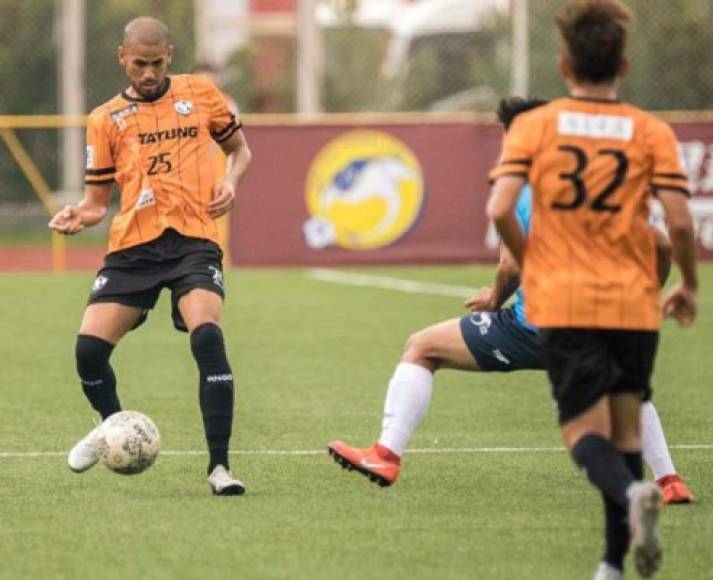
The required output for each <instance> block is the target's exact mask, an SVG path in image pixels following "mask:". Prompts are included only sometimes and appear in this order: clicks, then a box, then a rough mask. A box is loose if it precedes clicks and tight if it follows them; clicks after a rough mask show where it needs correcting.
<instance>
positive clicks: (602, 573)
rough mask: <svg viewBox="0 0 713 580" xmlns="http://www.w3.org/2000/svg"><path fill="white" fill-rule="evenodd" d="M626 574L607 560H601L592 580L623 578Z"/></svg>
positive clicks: (618, 579) (617, 579) (620, 579)
mask: <svg viewBox="0 0 713 580" xmlns="http://www.w3.org/2000/svg"><path fill="white" fill-rule="evenodd" d="M623 577H624V576H623V575H622V573H621V571H620V570H617V569H616V568H614V566H612V565H611V564H608V563H607V562H599V566H597V569H596V570H595V571H594V577H593V578H592V580H622V578H623Z"/></svg>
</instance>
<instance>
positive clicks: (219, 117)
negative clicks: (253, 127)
mask: <svg viewBox="0 0 713 580" xmlns="http://www.w3.org/2000/svg"><path fill="white" fill-rule="evenodd" d="M240 127H241V123H240V122H239V121H238V120H237V119H236V117H235V115H234V114H233V113H231V112H230V110H229V108H228V104H227V102H226V100H225V97H224V96H223V95H222V94H221V93H220V91H219V90H218V88H217V87H216V86H215V85H214V84H213V83H212V82H211V81H210V80H209V79H207V78H206V77H204V76H199V75H176V76H170V77H167V78H166V80H165V83H164V85H163V87H162V88H161V90H160V91H159V93H158V94H157V96H156V97H154V98H152V99H140V98H134V97H131V96H130V95H128V94H127V93H126V92H123V93H121V94H120V95H117V96H116V97H114V98H113V99H111V100H110V101H108V102H106V103H104V104H103V105H101V106H99V107H97V108H96V109H95V110H94V111H92V112H91V114H90V115H89V119H88V122H87V163H86V174H85V183H86V184H106V183H112V182H114V181H116V182H117V184H118V186H119V192H120V195H121V200H120V209H119V212H118V213H117V214H116V215H115V216H114V219H113V220H112V224H111V231H110V236H109V252H115V251H117V250H122V249H124V248H129V247H132V246H136V245H138V244H142V243H145V242H148V241H151V240H153V239H156V238H157V237H159V236H160V235H161V233H162V232H163V231H164V230H166V229H168V228H173V229H175V230H176V231H178V232H180V233H182V234H183V235H186V236H191V237H196V238H204V239H209V240H212V241H214V242H216V243H217V242H218V229H217V227H216V224H215V221H214V220H213V219H211V218H210V217H209V216H208V214H207V207H208V204H209V203H210V201H211V199H212V193H213V185H214V181H215V176H214V174H213V171H214V169H213V168H214V163H213V162H212V159H211V143H212V142H213V141H216V142H218V143H221V142H223V141H225V140H227V139H229V138H230V137H231V136H232V135H233V134H234V133H235V132H236V131H238V130H239V129H240Z"/></svg>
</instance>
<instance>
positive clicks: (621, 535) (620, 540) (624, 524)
mask: <svg viewBox="0 0 713 580" xmlns="http://www.w3.org/2000/svg"><path fill="white" fill-rule="evenodd" d="M622 456H623V457H624V462H625V463H626V466H627V468H628V469H629V471H630V472H631V475H632V476H633V477H634V479H635V480H637V481H640V480H642V479H643V478H644V463H643V461H642V458H641V452H636V453H631V452H622ZM602 497H603V498H604V515H605V522H606V523H605V525H606V538H607V545H606V551H605V552H604V561H605V562H607V563H608V564H610V565H611V566H614V567H615V568H617V569H618V570H623V569H624V556H626V552H627V550H628V549H629V522H628V515H629V510H628V509H626V510H625V509H623V508H622V507H621V506H619V505H617V504H616V503H615V502H614V501H612V500H611V499H609V498H608V497H607V496H605V495H604V494H602Z"/></svg>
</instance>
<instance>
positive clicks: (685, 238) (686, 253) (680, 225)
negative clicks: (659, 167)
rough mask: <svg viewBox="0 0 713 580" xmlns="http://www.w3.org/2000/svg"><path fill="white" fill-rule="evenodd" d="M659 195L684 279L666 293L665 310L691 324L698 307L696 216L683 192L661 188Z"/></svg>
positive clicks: (666, 314) (675, 255)
mask: <svg viewBox="0 0 713 580" xmlns="http://www.w3.org/2000/svg"><path fill="white" fill-rule="evenodd" d="M658 198H659V201H660V202H661V205H662V206H663V209H664V214H665V215H666V222H667V223H668V231H669V235H670V237H671V251H672V254H673V261H674V262H676V264H677V265H678V267H679V269H680V270H681V276H682V278H683V280H682V281H681V282H679V283H678V284H676V286H674V287H673V288H672V289H671V290H670V291H669V292H668V293H667V294H666V296H665V297H664V300H663V313H664V316H666V317H671V318H674V319H675V320H676V321H677V322H678V323H679V324H680V325H681V326H688V325H690V324H691V323H692V322H693V321H694V320H695V318H696V313H697V311H698V274H697V271H696V245H695V234H694V231H693V217H692V216H691V212H690V210H689V208H688V203H687V201H686V198H685V197H683V196H682V195H681V193H680V192H678V191H674V190H667V189H660V190H659V191H658Z"/></svg>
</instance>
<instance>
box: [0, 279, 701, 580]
mask: <svg viewBox="0 0 713 580" xmlns="http://www.w3.org/2000/svg"><path fill="white" fill-rule="evenodd" d="M358 271H359V272H369V273H378V274H383V275H387V276H395V277H400V278H407V279H412V280H422V281H430V282H439V283H443V284H455V285H459V286H473V287H475V286H479V285H482V284H486V283H488V282H489V281H490V278H491V276H492V269H491V268H489V267H479V268H478V267H440V268H419V269H416V268H392V269H386V268H382V269H369V270H358ZM702 274H703V284H702V287H703V289H704V290H703V291H702V292H701V294H702V296H701V313H700V317H699V320H698V323H697V326H696V327H695V328H693V329H691V330H687V331H683V330H679V329H678V328H676V327H675V326H674V325H673V324H671V323H667V324H666V325H665V327H664V331H663V335H662V345H661V352H660V356H659V359H658V366H657V371H656V377H655V387H656V397H655V401H656V403H657V405H658V408H659V412H660V415H661V417H662V420H663V422H664V427H665V429H666V432H667V436H668V439H669V443H670V444H672V445H673V446H674V449H673V451H672V453H673V458H674V461H675V462H676V464H677V467H678V468H679V471H680V472H681V473H682V474H683V475H684V476H685V477H686V479H687V481H688V483H689V485H690V487H691V489H692V490H693V491H694V493H696V494H697V495H698V498H699V502H698V503H697V504H695V505H692V506H677V507H671V508H667V509H666V510H665V513H664V514H663V535H664V541H665V555H664V566H663V570H662V573H661V575H660V577H661V578H668V579H676V580H678V579H687V580H692V579H703V578H712V577H713V550H711V538H713V501H712V498H713V481H712V480H711V479H709V477H710V476H711V472H712V466H713V420H712V417H713V414H712V410H713V385H711V376H712V375H713V373H712V371H713V294H711V293H710V292H707V293H706V290H705V289H706V288H710V287H711V285H713V268H711V267H706V268H705V269H704V270H703V272H702ZM91 282H92V274H91V273H85V274H68V275H62V276H53V275H39V274H38V275H22V276H20V275H9V274H5V275H0V295H2V296H3V300H2V305H1V306H0V309H1V311H2V322H3V325H2V332H0V360H2V375H1V376H2V381H1V384H2V397H1V398H0V409H1V411H0V417H2V420H1V421H0V578H12V579H17V578H67V579H85V578H86V579H90V578H92V579H93V578H132V577H141V578H151V579H162V578H166V579H169V578H170V579H174V578H240V579H263V578H265V579H278V578H289V579H292V578H296V579H309V580H312V579H330V580H332V579H342V578H344V579H351V578H354V579H357V578H359V579H361V578H409V580H418V579H451V578H452V579H455V578H469V579H470V578H478V579H480V578H482V579H503V580H506V579H507V580H510V579H514V578H530V579H548V580H549V579H563V580H564V579H567V580H571V579H577V578H581V579H585V578H590V577H591V574H592V572H593V570H594V567H595V565H596V563H597V561H598V558H599V556H600V550H601V531H600V530H601V522H600V520H601V510H600V499H599V497H598V495H597V494H596V493H595V492H594V491H593V489H592V488H591V487H590V485H589V484H588V483H587V482H586V481H585V479H584V478H583V476H581V475H580V474H579V473H578V472H577V470H576V469H575V468H574V467H573V465H572V464H571V462H570V460H569V458H568V457H567V455H566V454H565V453H564V452H562V451H557V450H552V449H543V448H553V447H554V448H558V447H559V446H560V440H559V435H558V431H557V428H556V421H555V418H554V414H553V410H552V405H551V403H550V400H549V396H548V388H547V383H546V379H545V376H544V374H543V373H536V372H531V373H530V372H528V373H515V374H511V375H485V374H481V375H476V374H469V373H458V372H453V371H445V372H443V373H442V374H439V375H437V378H436V388H435V390H434V397H433V401H432V404H431V410H430V413H429V415H428V416H427V418H426V420H425V421H424V423H423V424H422V426H421V428H420V429H419V430H418V432H417V434H416V436H415V437H414V439H413V441H412V444H411V447H412V448H413V449H414V452H413V453H410V454H407V455H406V456H405V461H404V469H403V471H402V476H401V479H400V480H399V482H398V484H397V485H396V486H395V487H393V488H388V489H382V488H379V487H377V486H375V485H373V484H371V483H369V482H368V481H367V480H366V479H365V478H362V477H360V476H358V475H355V474H353V473H347V472H343V471H342V470H341V469H339V468H338V466H337V465H336V464H334V463H333V462H332V460H331V459H330V458H329V457H328V455H327V453H326V451H325V447H326V444H327V443H328V442H329V441H330V440H332V439H335V438H341V439H345V440H346V441H348V442H350V443H353V444H360V445H361V444H363V445H368V444H370V443H371V442H372V440H373V439H374V438H375V437H376V436H377V435H378V431H379V426H380V420H381V409H382V404H383V397H384V392H385V388H386V384H387V382H388V379H389V377H390V375H391V372H392V369H393V366H394V364H395V362H396V361H397V360H398V357H399V355H400V352H401V348H402V345H403V343H404V340H405V339H406V337H407V336H408V335H409V333H411V332H413V331H415V330H417V329H419V328H421V327H423V326H425V325H428V324H431V323H434V322H437V321H439V320H442V319H445V318H450V317H453V316H458V315H460V314H461V312H462V310H461V301H460V299H458V298H454V297H446V296H436V295H426V294H408V293H402V292H397V291H393V290H385V289H378V288H367V287H350V286H344V285H337V284H330V283H326V282H320V281H317V280H314V279H311V278H310V277H309V276H308V272H307V271H305V270H298V269H295V270H247V271H245V270H238V271H234V272H232V273H231V274H230V275H229V276H228V287H229V298H228V302H227V304H226V314H225V320H224V326H225V328H226V336H227V339H228V347H229V352H230V355H231V360H232V364H233V370H234V373H235V375H236V381H237V382H236V385H237V410H236V420H235V429H234V440H233V449H234V451H235V454H234V455H233V456H232V467H233V470H234V471H235V473H236V474H237V475H238V476H239V477H240V478H241V479H243V481H245V483H246V485H247V487H248V492H247V494H246V495H245V496H243V497H241V498H214V497H212V496H211V495H210V494H209V489H208V486H207V483H206V481H205V473H204V472H205V462H206V456H205V455H203V454H202V453H194V454H186V453H179V452H186V451H201V450H202V449H203V434H202V428H201V422H200V414H199V410H198V403H197V399H198V395H197V372H196V370H195V367H194V363H193V360H192V358H191V356H190V351H189V348H188V342H187V337H186V336H185V335H183V334H180V333H177V332H175V331H173V330H172V327H171V324H170V319H169V312H168V299H167V297H166V296H164V297H163V298H162V300H161V302H160V304H159V307H158V308H157V310H156V311H154V312H153V313H152V315H151V316H150V318H149V322H148V324H147V325H145V326H144V327H143V328H142V329H141V330H140V331H138V332H136V333H135V334H133V335H130V336H129V337H127V339H126V340H125V341H124V342H123V343H122V344H121V345H120V346H119V347H118V348H117V350H116V353H115V355H114V358H113V363H114V368H115V369H116V372H117V376H118V378H119V389H120V395H121V398H122V402H123V404H124V407H125V408H128V409H137V410H140V411H143V412H145V413H147V414H149V415H150V416H151V417H152V418H153V419H154V420H155V421H156V423H157V424H158V426H159V428H160V430H161V434H162V438H163V450H164V451H165V452H166V453H164V455H162V456H161V457H160V458H159V461H158V462H157V464H156V465H155V466H154V467H153V468H152V469H151V470H149V471H148V472H146V473H145V474H143V475H140V476H136V477H122V476H118V475H114V474H112V473H110V472H109V471H108V470H106V469H105V468H104V467H102V466H97V467H96V468H95V469H93V470H92V471H90V472H87V473H85V474H83V475H75V474H73V473H71V472H70V471H69V470H68V469H67V467H66V456H65V452H66V450H68V449H69V448H70V447H71V446H72V445H73V444H74V443H75V442H76V440H77V439H78V438H80V437H81V436H83V435H84V434H85V433H86V431H88V429H89V428H90V427H91V426H92V418H93V415H92V413H91V412H90V408H89V406H88V404H86V402H85V400H84V398H83V395H82V393H81V389H80V388H79V386H78V383H77V380H76V378H75V374H74V362H73V349H74V339H75V332H76V329H77V326H78V323H79V319H80V315H81V312H82V310H83V306H84V302H85V299H86V294H87V292H88V288H89V286H90V285H91ZM696 444H698V445H702V446H707V447H704V448H698V449H691V448H688V449H686V448H681V447H679V446H685V445H696ZM509 447H510V448H512V447H517V448H522V447H524V448H530V450H525V451H518V452H514V451H508V450H507V449H502V448H509ZM493 448H501V449H500V450H494V449H493ZM538 448H539V450H538ZM439 449H443V450H448V452H441V453H439V452H437V451H438V450H439ZM276 451H284V452H285V453H282V454H280V453H275V452H276ZM297 451H304V452H307V453H302V454H300V453H295V452H297ZM171 452H173V453H171ZM310 452H311V453H310ZM13 454H16V455H13ZM33 454H34V455H33ZM629 568H630V569H629V571H628V574H627V577H629V578H633V577H634V574H633V570H632V569H631V566H629Z"/></svg>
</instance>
